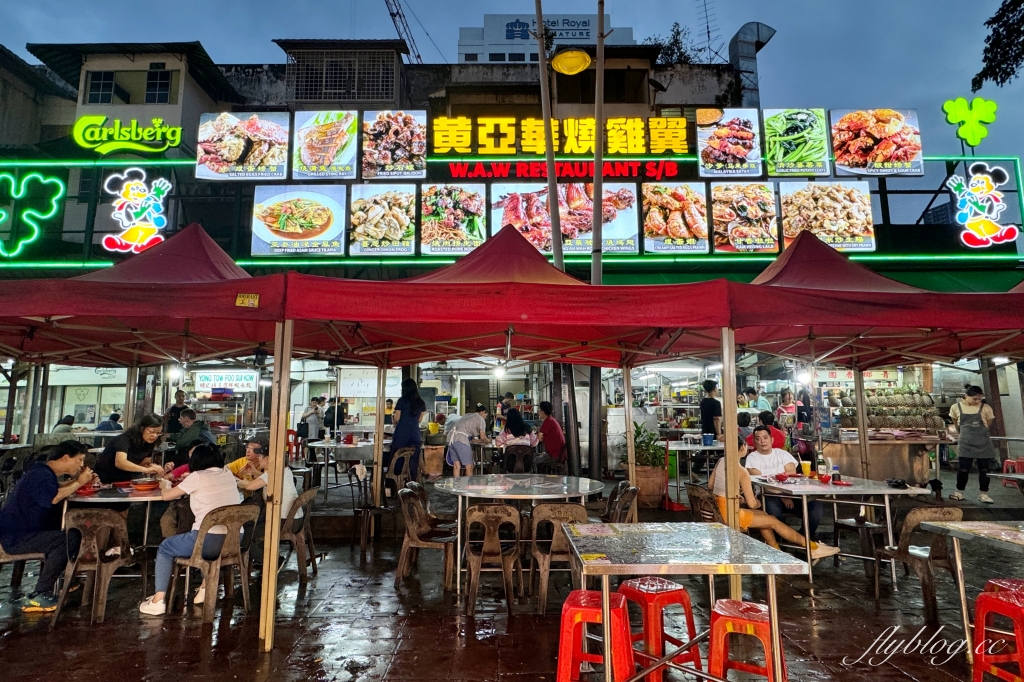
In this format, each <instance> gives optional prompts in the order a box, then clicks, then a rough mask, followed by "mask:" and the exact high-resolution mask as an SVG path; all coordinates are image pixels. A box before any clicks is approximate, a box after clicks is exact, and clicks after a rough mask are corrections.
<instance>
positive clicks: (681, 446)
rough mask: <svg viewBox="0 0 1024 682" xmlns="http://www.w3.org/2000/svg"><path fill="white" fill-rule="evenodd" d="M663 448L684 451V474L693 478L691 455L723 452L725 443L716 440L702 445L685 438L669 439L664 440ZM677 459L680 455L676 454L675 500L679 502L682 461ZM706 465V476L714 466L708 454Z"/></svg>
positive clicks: (671, 450) (678, 451)
mask: <svg viewBox="0 0 1024 682" xmlns="http://www.w3.org/2000/svg"><path fill="white" fill-rule="evenodd" d="M665 449H666V450H668V451H669V452H676V453H682V452H685V453H686V475H687V477H688V478H689V479H690V480H692V479H693V455H694V453H696V452H708V453H711V452H717V453H722V454H724V453H725V444H724V443H720V442H719V441H717V440H716V441H715V442H714V444H712V445H704V444H703V443H691V442H689V441H685V440H670V441H666V444H665ZM679 460H680V457H679V455H678V454H677V455H676V502H680V503H681V502H682V500H680V499H679V490H680V487H681V486H680V485H679V471H680V469H682V468H683V467H682V466H681V464H682V462H680V461H679ZM707 466H708V476H709V477H710V476H711V469H712V468H713V467H714V465H713V464H712V463H711V457H710V455H709V456H708V463H707Z"/></svg>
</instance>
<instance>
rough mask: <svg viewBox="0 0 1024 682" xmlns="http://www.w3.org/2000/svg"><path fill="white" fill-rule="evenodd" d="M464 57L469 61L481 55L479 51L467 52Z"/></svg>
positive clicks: (475, 59) (473, 60)
mask: <svg viewBox="0 0 1024 682" xmlns="http://www.w3.org/2000/svg"><path fill="white" fill-rule="evenodd" d="M463 57H464V58H465V60H466V61H467V62H475V61H477V60H478V59H479V57H480V55H479V53H477V52H467V53H466V54H464V55H463Z"/></svg>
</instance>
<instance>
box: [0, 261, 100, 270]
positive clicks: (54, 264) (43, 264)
mask: <svg viewBox="0 0 1024 682" xmlns="http://www.w3.org/2000/svg"><path fill="white" fill-rule="evenodd" d="M112 265H113V263H108V262H106V261H63V260H42V261H20V262H17V263H0V270H29V269H32V268H38V269H47V268H95V269H101V268H109V267H110V266H112Z"/></svg>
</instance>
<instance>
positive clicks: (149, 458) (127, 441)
mask: <svg viewBox="0 0 1024 682" xmlns="http://www.w3.org/2000/svg"><path fill="white" fill-rule="evenodd" d="M163 431H164V422H163V420H162V419H160V417H157V416H156V415H154V414H147V415H145V416H143V417H142V419H140V420H139V421H138V422H137V423H136V424H135V425H134V426H132V427H131V428H129V429H126V430H125V432H124V433H122V434H121V435H120V436H118V437H117V438H114V439H112V440H111V441H110V442H109V443H108V444H107V446H106V447H105V448H103V452H102V453H101V454H100V456H99V459H98V460H97V461H96V475H97V476H99V477H100V482H102V483H106V484H109V483H116V482H118V481H130V480H132V478H134V477H135V476H137V475H138V474H155V475H157V476H161V475H163V473H164V469H163V467H161V466H160V465H159V464H153V452H154V449H155V447H156V442H157V440H159V439H160V434H161V433H163Z"/></svg>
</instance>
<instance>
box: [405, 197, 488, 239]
mask: <svg viewBox="0 0 1024 682" xmlns="http://www.w3.org/2000/svg"><path fill="white" fill-rule="evenodd" d="M486 212H487V186H486V185H424V186H423V193H422V195H421V196H420V224H421V225H422V229H421V231H420V253H421V254H423V255H424V256H430V255H438V254H466V253H469V252H470V251H472V250H473V249H475V248H476V247H478V246H480V245H481V244H483V243H484V240H485V239H487V215H486Z"/></svg>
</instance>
